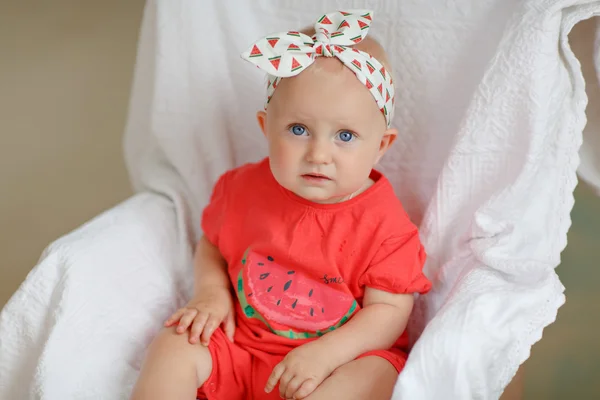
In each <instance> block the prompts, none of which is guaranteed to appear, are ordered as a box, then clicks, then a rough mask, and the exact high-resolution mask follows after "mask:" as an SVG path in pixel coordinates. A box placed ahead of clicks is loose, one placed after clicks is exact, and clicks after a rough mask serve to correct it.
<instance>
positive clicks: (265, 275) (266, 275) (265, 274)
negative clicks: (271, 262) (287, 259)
mask: <svg viewBox="0 0 600 400" xmlns="http://www.w3.org/2000/svg"><path fill="white" fill-rule="evenodd" d="M269 275H270V274H269V273H268V272H265V273H264V274H260V276H259V277H258V279H260V280H261V281H264V280H265V279H267V278H268V277H269Z"/></svg>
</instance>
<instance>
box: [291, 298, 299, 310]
mask: <svg viewBox="0 0 600 400" xmlns="http://www.w3.org/2000/svg"><path fill="white" fill-rule="evenodd" d="M297 304H298V299H296V300H294V302H293V303H292V308H296V305H297Z"/></svg>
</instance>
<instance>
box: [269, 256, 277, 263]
mask: <svg viewBox="0 0 600 400" xmlns="http://www.w3.org/2000/svg"><path fill="white" fill-rule="evenodd" d="M267 260H269V261H271V262H273V261H275V260H274V259H273V257H271V256H267Z"/></svg>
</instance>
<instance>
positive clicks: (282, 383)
mask: <svg viewBox="0 0 600 400" xmlns="http://www.w3.org/2000/svg"><path fill="white" fill-rule="evenodd" d="M294 375H295V374H294V373H293V372H292V371H290V370H289V369H286V370H285V372H284V373H283V375H281V379H279V396H281V398H282V399H285V398H286V397H285V394H286V392H287V387H288V385H289V384H290V382H291V381H292V379H293V378H294Z"/></svg>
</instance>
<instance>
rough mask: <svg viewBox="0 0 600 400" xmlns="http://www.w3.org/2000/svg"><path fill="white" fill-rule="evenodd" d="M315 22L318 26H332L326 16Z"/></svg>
mask: <svg viewBox="0 0 600 400" xmlns="http://www.w3.org/2000/svg"><path fill="white" fill-rule="evenodd" d="M317 22H318V23H320V24H325V25H331V24H332V22H331V20H330V19H329V18H327V15H323V16H322V17H321V19H319V20H318V21H317Z"/></svg>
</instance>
